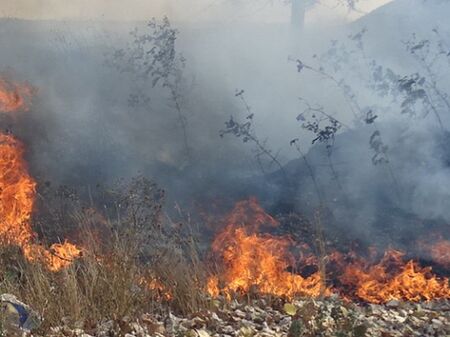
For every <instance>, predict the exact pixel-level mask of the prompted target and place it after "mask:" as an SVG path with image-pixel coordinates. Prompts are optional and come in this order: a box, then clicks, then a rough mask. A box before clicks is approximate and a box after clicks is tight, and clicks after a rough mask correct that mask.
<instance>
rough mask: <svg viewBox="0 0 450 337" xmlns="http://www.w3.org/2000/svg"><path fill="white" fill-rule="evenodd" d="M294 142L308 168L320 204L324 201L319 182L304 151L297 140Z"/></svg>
mask: <svg viewBox="0 0 450 337" xmlns="http://www.w3.org/2000/svg"><path fill="white" fill-rule="evenodd" d="M294 144H295V149H296V150H297V152H298V153H299V154H300V157H302V159H303V162H304V163H305V166H306V168H307V169H308V172H309V176H310V178H311V181H312V182H313V185H314V189H315V191H316V194H317V199H318V201H319V204H320V205H322V204H323V202H324V200H323V199H324V198H323V196H322V193H321V191H320V188H319V184H318V183H317V179H316V175H315V174H314V170H313V168H312V166H311V165H310V163H309V161H308V159H307V158H306V155H305V153H304V152H303V151H302V149H301V148H300V145H298V144H297V142H295V143H294Z"/></svg>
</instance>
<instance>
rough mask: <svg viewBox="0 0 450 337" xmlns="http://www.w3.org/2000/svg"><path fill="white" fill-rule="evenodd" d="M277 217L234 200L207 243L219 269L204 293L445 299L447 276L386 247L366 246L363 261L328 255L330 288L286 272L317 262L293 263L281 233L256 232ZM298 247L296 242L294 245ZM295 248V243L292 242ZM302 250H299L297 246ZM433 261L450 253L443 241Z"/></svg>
mask: <svg viewBox="0 0 450 337" xmlns="http://www.w3.org/2000/svg"><path fill="white" fill-rule="evenodd" d="M277 225H278V223H277V221H276V220H275V219H274V218H272V217H271V216H270V215H268V214H267V213H265V212H264V210H263V209H262V208H261V206H259V205H258V203H257V201H256V200H255V199H250V200H248V201H242V202H239V203H237V204H236V206H235V208H234V210H233V211H232V212H231V213H230V215H229V216H228V217H227V218H226V225H225V229H224V230H223V231H222V232H220V233H219V234H218V235H217V237H216V238H215V239H214V241H213V243H212V252H213V253H214V254H215V256H218V257H219V259H220V262H221V263H220V266H221V267H222V271H221V272H220V273H218V274H217V275H213V276H211V277H210V278H209V279H208V281H207V285H206V288H207V291H208V293H209V294H210V295H211V296H213V297H216V296H218V295H219V294H220V293H222V294H224V295H226V296H227V297H228V298H230V297H231V296H232V294H234V293H248V292H252V291H253V289H254V290H257V291H258V292H260V293H263V294H273V295H277V296H286V297H289V298H292V297H294V296H297V295H300V296H311V297H317V296H319V295H329V294H331V292H332V290H331V289H334V290H333V291H336V292H339V293H341V294H342V295H343V296H344V297H345V298H354V299H359V300H362V301H366V302H371V303H386V302H388V301H390V300H394V299H395V300H408V301H423V300H425V301H428V300H432V299H442V298H450V285H449V280H448V279H447V278H439V277H437V276H436V275H435V274H433V273H432V270H431V267H426V268H422V267H420V266H419V264H418V263H416V262H414V261H412V260H411V261H405V260H404V257H405V254H404V253H403V252H401V251H397V250H388V251H387V252H385V254H384V256H383V258H382V259H381V260H380V261H378V262H375V261H376V260H375V258H376V256H377V254H376V251H375V250H374V248H373V247H372V248H370V249H369V252H370V257H369V258H368V259H363V258H361V257H358V256H357V255H356V254H355V253H354V252H350V253H347V254H343V253H340V252H337V251H334V252H331V253H330V254H329V255H328V258H327V260H328V268H329V269H330V270H329V273H331V274H333V275H335V277H334V279H332V280H331V282H334V283H335V286H334V287H333V288H330V287H325V285H324V282H323V280H322V279H321V275H320V273H319V272H315V273H313V274H312V275H310V276H309V277H303V276H301V275H298V274H295V273H291V272H289V271H288V269H289V267H290V266H293V265H295V263H294V262H297V265H298V263H300V264H302V265H305V266H310V265H314V264H315V265H317V260H318V259H317V258H315V257H314V256H311V255H309V256H308V255H307V256H305V257H302V258H301V259H299V260H297V261H294V258H293V256H292V254H290V248H291V247H292V244H293V242H292V240H291V238H289V237H286V236H273V235H269V234H261V228H262V227H264V226H265V227H266V228H273V227H276V226H277ZM300 246H302V245H300ZM297 247H299V245H297ZM302 250H305V249H304V247H303V246H302ZM430 252H431V253H430V254H431V255H432V256H433V259H434V261H435V262H436V263H441V264H442V265H446V263H447V262H448V256H450V245H449V244H448V241H445V240H440V241H438V242H437V243H436V244H435V245H432V246H431V248H430Z"/></svg>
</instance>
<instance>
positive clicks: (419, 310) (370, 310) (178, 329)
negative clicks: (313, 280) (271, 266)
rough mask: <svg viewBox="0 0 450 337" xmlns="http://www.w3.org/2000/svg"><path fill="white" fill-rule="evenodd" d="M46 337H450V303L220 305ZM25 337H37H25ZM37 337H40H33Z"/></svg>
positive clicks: (335, 300)
mask: <svg viewBox="0 0 450 337" xmlns="http://www.w3.org/2000/svg"><path fill="white" fill-rule="evenodd" d="M52 330H53V332H52V333H51V334H47V336H54V337H60V336H81V337H89V336H99V337H100V336H102V337H110V336H125V337H132V336H141V337H147V336H158V337H165V336H176V337H178V336H180V337H181V336H186V337H196V336H198V337H208V336H211V337H215V336H223V337H233V336H242V337H258V336H260V337H270V336H288V337H300V336H337V337H341V336H342V337H344V336H355V337H360V336H377V337H378V336H380V337H396V336H435V337H437V336H439V337H442V336H444V337H445V336H450V301H449V300H442V301H435V302H427V303H403V302H399V301H391V302H389V303H387V304H385V305H374V304H370V305H356V304H351V303H345V302H344V301H342V300H340V299H338V298H329V299H326V300H320V301H319V300H303V301H300V300H299V301H293V302H291V303H286V302H282V301H273V300H272V301H270V304H269V301H268V300H265V299H259V300H254V301H249V302H247V303H238V302H237V301H234V302H226V301H218V300H217V301H215V303H214V305H213V309H211V310H209V311H205V312H202V313H198V314H196V315H192V316H191V317H178V316H176V315H174V314H172V313H168V314H167V315H160V314H145V315H142V316H141V317H140V318H139V319H131V318H130V319H124V320H121V321H108V322H105V323H103V324H100V325H99V326H98V327H97V328H95V329H93V330H92V331H83V330H81V329H78V330H73V329H69V328H67V327H64V326H62V327H56V328H54V329H52ZM25 335H26V336H33V334H32V333H26V334H25ZM34 336H37V335H36V334H34Z"/></svg>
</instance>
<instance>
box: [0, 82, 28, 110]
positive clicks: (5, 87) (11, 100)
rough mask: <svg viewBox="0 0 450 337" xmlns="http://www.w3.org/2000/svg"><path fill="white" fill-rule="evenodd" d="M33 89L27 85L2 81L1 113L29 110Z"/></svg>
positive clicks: (0, 95) (0, 83)
mask: <svg viewBox="0 0 450 337" xmlns="http://www.w3.org/2000/svg"><path fill="white" fill-rule="evenodd" d="M32 95H33V88H32V87H31V86H29V85H27V84H16V83H10V82H7V81H5V80H4V79H0V111H3V112H15V111H18V110H27V109H28V105H27V104H28V100H29V99H30V98H31V96H32Z"/></svg>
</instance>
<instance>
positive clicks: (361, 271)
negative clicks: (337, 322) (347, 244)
mask: <svg viewBox="0 0 450 337" xmlns="http://www.w3.org/2000/svg"><path fill="white" fill-rule="evenodd" d="M403 256H404V253H402V252H400V251H396V250H389V251H387V252H386V253H385V254H384V256H383V258H382V259H381V261H380V262H379V263H378V264H375V265H373V266H364V265H363V263H361V262H357V263H355V264H351V265H349V266H347V267H346V268H345V271H344V273H343V275H342V276H341V278H340V280H341V282H342V283H343V284H346V285H349V286H352V287H354V293H355V295H356V296H357V297H358V298H359V299H362V300H364V301H367V302H371V303H386V302H388V301H390V300H407V301H415V302H417V301H421V300H427V301H428V300H432V299H438V298H450V287H449V280H448V279H445V278H444V279H438V278H437V277H436V276H435V275H433V274H432V272H431V268H430V267H427V268H421V267H420V266H419V265H418V264H417V263H416V262H414V261H412V260H409V261H408V262H406V263H405V262H403Z"/></svg>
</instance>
